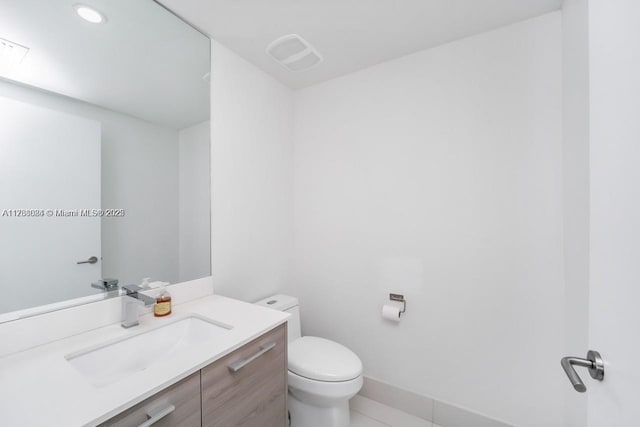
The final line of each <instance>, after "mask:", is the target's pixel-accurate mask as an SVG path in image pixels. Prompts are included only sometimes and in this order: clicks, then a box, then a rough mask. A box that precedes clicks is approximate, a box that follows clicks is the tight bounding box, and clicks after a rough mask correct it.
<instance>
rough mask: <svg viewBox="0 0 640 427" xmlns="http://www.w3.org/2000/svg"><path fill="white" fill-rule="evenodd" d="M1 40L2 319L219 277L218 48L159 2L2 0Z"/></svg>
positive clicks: (0, 300) (0, 206)
mask: <svg viewBox="0 0 640 427" xmlns="http://www.w3.org/2000/svg"><path fill="white" fill-rule="evenodd" d="M0 39H1V40H0V291H1V292H2V295H3V297H2V298H1V299H0V322H2V321H7V320H12V319H16V318H19V317H22V316H25V315H32V314H33V313H36V312H41V311H45V310H49V309H55V308H56V307H61V306H65V305H70V304H72V303H83V302H89V301H94V300H97V299H102V298H104V297H105V296H107V295H113V294H114V292H105V290H104V289H101V288H100V283H102V282H100V279H107V278H113V279H117V280H118V281H119V284H120V285H123V284H132V283H133V284H139V283H141V282H142V280H143V278H146V277H149V278H151V282H155V281H161V282H169V283H178V282H184V281H188V280H193V279H196V278H200V277H205V276H209V275H210V273H211V256H210V194H211V192H210V172H209V168H210V162H209V153H210V150H209V83H208V81H209V70H210V41H209V39H208V38H207V37H206V36H205V35H203V34H201V33H200V32H198V31H197V30H195V29H194V28H192V27H191V26H189V25H188V24H187V23H185V22H184V21H182V20H181V19H179V18H178V17H176V16H175V15H173V14H172V13H171V12H169V11H167V10H166V9H164V8H163V7H162V6H160V5H159V4H158V3H156V2H155V1H153V0H135V1H132V0H82V1H76V0H4V1H2V13H1V14H0ZM92 284H94V285H93V286H92ZM96 284H98V286H96ZM69 300H73V301H72V302H69ZM43 306H44V307H43ZM36 307H37V308H36Z"/></svg>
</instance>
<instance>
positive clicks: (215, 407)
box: [201, 324, 287, 427]
mask: <svg viewBox="0 0 640 427" xmlns="http://www.w3.org/2000/svg"><path fill="white" fill-rule="evenodd" d="M201 381H202V425H203V426H204V427H284V426H285V425H286V424H287V423H286V420H287V329H286V324H284V325H282V326H279V327H277V328H275V329H273V330H272V331H271V332H268V333H266V334H264V335H262V336H261V337H259V338H257V339H255V340H254V341H252V342H250V343H249V344H246V345H245V346H243V347H241V348H239V349H238V350H236V351H234V352H233V353H231V354H229V355H227V356H225V357H223V358H222V359H220V360H218V361H217V362H215V363H214V364H212V365H210V366H208V367H206V368H204V369H203V370H202V378H201Z"/></svg>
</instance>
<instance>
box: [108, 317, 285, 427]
mask: <svg viewBox="0 0 640 427" xmlns="http://www.w3.org/2000/svg"><path fill="white" fill-rule="evenodd" d="M287 420H288V417H287V326H286V324H283V325H281V326H278V327H276V328H274V329H272V330H271V331H269V332H267V333H265V334H264V335H262V336H260V337H259V338H257V339H255V340H253V341H252V342H250V343H249V344H246V345H244V346H243V347H240V348H239V349H237V350H235V351H234V352H232V353H230V354H228V355H227V356H225V357H223V358H222V359H220V360H217V361H216V362H214V363H212V364H211V365H209V366H207V367H206V368H204V369H202V370H201V371H198V372H196V373H195V374H193V375H191V376H189V377H187V378H186V379H184V380H182V381H180V382H179V383H176V384H174V385H172V386H170V387H168V388H167V389H165V390H163V391H161V392H160V393H158V394H156V395H154V396H152V397H150V398H148V399H147V400H145V401H143V402H142V403H139V404H138V405H136V406H134V407H132V408H130V409H127V410H126V411H124V412H122V413H121V414H119V415H116V416H115V417H113V418H111V419H110V420H109V421H106V422H104V423H102V424H100V425H99V427H107V426H108V427H151V426H153V427H200V426H205V427H285V426H286V425H287V424H288V423H287Z"/></svg>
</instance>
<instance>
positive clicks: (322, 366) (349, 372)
mask: <svg viewBox="0 0 640 427" xmlns="http://www.w3.org/2000/svg"><path fill="white" fill-rule="evenodd" d="M288 359H289V361H288V365H289V372H290V373H293V374H295V375H297V376H300V377H303V378H307V379H310V380H314V381H322V382H344V381H351V380H354V379H356V378H358V377H360V376H361V375H362V362H361V361H360V358H358V356H356V354H355V353H354V352H352V351H351V350H349V349H348V348H347V347H345V346H343V345H341V344H338V343H337V342H334V341H331V340H327V339H324V338H319V337H309V336H305V337H301V338H298V339H297V340H295V341H293V342H292V343H290V344H289V351H288Z"/></svg>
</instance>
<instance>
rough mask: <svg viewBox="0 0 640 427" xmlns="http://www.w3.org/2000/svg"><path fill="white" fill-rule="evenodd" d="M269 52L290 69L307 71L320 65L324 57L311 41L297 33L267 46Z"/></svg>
mask: <svg viewBox="0 0 640 427" xmlns="http://www.w3.org/2000/svg"><path fill="white" fill-rule="evenodd" d="M267 54H268V55H269V56H271V57H272V58H273V59H275V60H276V62H278V63H279V64H280V65H282V66H283V67H285V68H286V69H287V70H289V71H294V72H298V71H306V70H310V69H311V68H313V67H316V66H317V65H319V64H320V63H321V62H322V60H323V58H322V55H320V53H319V52H318V51H317V50H316V48H314V47H313V46H312V45H311V43H309V42H308V41H306V40H305V39H303V38H302V37H300V36H299V35H297V34H289V35H286V36H283V37H280V38H279V39H277V40H274V41H273V42H271V43H270V44H269V46H267Z"/></svg>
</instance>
